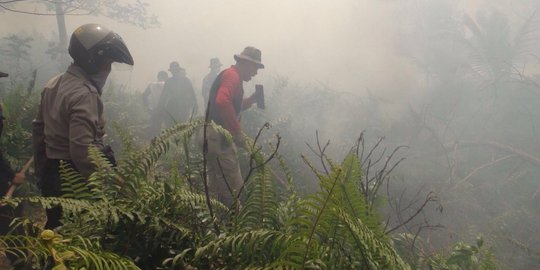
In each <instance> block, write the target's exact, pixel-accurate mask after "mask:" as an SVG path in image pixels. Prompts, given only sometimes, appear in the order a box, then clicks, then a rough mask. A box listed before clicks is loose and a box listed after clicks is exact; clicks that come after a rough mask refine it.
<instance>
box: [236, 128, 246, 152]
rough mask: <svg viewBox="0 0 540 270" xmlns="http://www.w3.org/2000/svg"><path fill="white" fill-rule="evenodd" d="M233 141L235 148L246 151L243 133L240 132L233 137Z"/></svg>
mask: <svg viewBox="0 0 540 270" xmlns="http://www.w3.org/2000/svg"><path fill="white" fill-rule="evenodd" d="M233 141H234V144H236V146H237V147H239V148H244V149H246V139H245V135H244V132H240V133H239V134H238V135H236V136H234V137H233Z"/></svg>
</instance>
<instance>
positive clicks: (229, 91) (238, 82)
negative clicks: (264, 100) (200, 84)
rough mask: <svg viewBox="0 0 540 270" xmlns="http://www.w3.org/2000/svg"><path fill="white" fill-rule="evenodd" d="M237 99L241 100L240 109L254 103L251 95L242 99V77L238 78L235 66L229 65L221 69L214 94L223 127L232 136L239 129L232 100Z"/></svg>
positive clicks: (237, 133)
mask: <svg viewBox="0 0 540 270" xmlns="http://www.w3.org/2000/svg"><path fill="white" fill-rule="evenodd" d="M238 99H241V100H242V110H245V109H247V108H249V107H251V105H253V103H255V98H254V97H253V96H250V97H249V98H246V99H244V88H243V86H242V79H240V74H238V69H237V68H236V67H235V66H231V67H230V68H228V69H226V70H225V71H223V75H222V76H221V83H220V85H219V89H218V90H217V94H216V107H217V111H218V113H219V114H220V116H221V120H222V121H223V127H224V128H225V129H227V130H228V131H229V132H230V133H231V134H232V135H233V136H237V135H239V134H240V130H241V129H240V122H239V121H238V117H237V115H238V113H239V112H236V110H235V108H234V105H233V100H238Z"/></svg>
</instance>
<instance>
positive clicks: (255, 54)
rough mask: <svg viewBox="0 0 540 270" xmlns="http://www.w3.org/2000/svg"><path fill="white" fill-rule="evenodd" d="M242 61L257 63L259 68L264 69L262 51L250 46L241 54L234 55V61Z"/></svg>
mask: <svg viewBox="0 0 540 270" xmlns="http://www.w3.org/2000/svg"><path fill="white" fill-rule="evenodd" d="M240 59H242V60H247V61H249V62H252V63H255V64H257V65H258V66H259V68H264V65H263V63H261V50H259V49H257V48H255V47H251V46H248V47H246V48H245V49H244V50H243V51H242V52H241V53H240V54H235V55H234V60H236V61H238V60H240Z"/></svg>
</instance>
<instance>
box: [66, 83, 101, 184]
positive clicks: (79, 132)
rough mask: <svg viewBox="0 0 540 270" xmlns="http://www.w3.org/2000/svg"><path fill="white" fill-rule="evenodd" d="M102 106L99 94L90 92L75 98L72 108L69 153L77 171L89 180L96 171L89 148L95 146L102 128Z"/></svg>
mask: <svg viewBox="0 0 540 270" xmlns="http://www.w3.org/2000/svg"><path fill="white" fill-rule="evenodd" d="M102 106H103V104H102V103H101V100H100V99H99V96H98V94H97V93H94V92H90V91H88V92H86V93H84V94H82V95H80V96H77V97H74V100H73V103H72V105H71V108H70V115H69V152H70V156H71V160H72V161H73V163H75V166H76V167H77V170H79V172H80V173H81V175H82V176H83V177H85V178H88V177H89V176H90V175H91V174H92V172H93V171H94V169H95V166H94V164H92V162H91V161H90V159H89V158H88V147H89V146H90V145H92V144H95V139H96V133H97V131H98V129H99V128H100V127H98V123H99V110H100V108H102ZM97 147H98V148H99V147H100V146H99V145H98V146H97Z"/></svg>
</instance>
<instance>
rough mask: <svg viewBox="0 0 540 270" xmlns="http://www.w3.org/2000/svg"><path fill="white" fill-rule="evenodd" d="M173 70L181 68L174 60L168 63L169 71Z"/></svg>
mask: <svg viewBox="0 0 540 270" xmlns="http://www.w3.org/2000/svg"><path fill="white" fill-rule="evenodd" d="M173 70H182V68H181V67H180V64H178V62H176V61H173V62H171V63H170V64H169V71H173Z"/></svg>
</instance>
